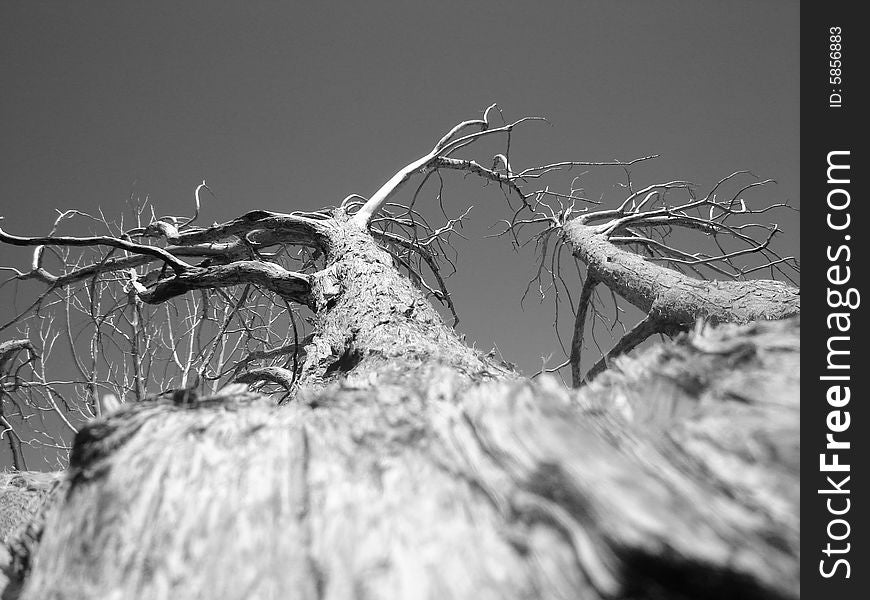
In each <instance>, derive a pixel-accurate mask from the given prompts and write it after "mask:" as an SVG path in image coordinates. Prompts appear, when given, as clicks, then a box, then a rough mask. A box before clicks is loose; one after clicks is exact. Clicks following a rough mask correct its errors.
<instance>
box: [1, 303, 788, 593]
mask: <svg viewBox="0 0 870 600" xmlns="http://www.w3.org/2000/svg"><path fill="white" fill-rule="evenodd" d="M799 349H800V346H799V328H798V324H797V322H796V321H794V320H792V321H783V322H771V323H758V324H755V325H752V326H748V327H743V328H735V327H733V326H732V327H728V328H721V329H715V330H705V331H703V332H698V333H697V334H693V335H691V336H688V337H684V338H681V339H680V340H678V341H677V342H676V343H669V344H665V345H662V346H660V347H656V348H654V349H652V350H649V351H647V352H646V353H645V354H643V355H642V356H641V357H639V358H637V359H634V358H628V359H623V361H622V362H620V363H619V367H618V369H617V370H616V371H610V372H608V373H607V374H606V375H605V376H602V377H601V378H599V379H597V380H596V381H595V382H594V384H592V385H591V386H589V387H587V388H586V389H584V390H583V391H582V392H581V393H580V394H579V395H577V394H576V393H575V394H571V393H569V392H568V391H567V390H565V389H564V388H563V387H562V386H560V385H558V384H557V383H556V382H555V381H554V380H549V379H545V380H543V381H541V382H539V383H530V382H520V381H513V382H512V381H502V382H488V383H479V384H474V385H469V383H468V380H467V379H465V378H463V377H461V376H458V375H457V373H456V371H455V370H453V369H450V368H449V367H445V366H439V365H437V364H429V365H427V367H425V369H423V371H420V370H417V371H416V372H414V374H413V375H411V376H408V375H407V374H406V371H404V370H402V369H401V362H399V363H396V364H395V370H393V371H392V372H391V373H389V374H387V372H382V374H381V377H382V379H381V383H380V385H379V386H378V387H377V388H376V389H360V388H358V387H356V386H353V385H348V384H341V383H334V384H332V385H330V386H328V387H326V388H324V389H321V390H319V391H317V392H313V393H310V394H308V395H306V396H305V398H302V399H300V401H298V402H295V403H293V404H290V405H287V406H283V407H276V406H275V405H274V403H272V402H269V401H268V400H266V399H264V398H260V397H258V396H256V395H254V394H250V393H247V392H240V391H235V392H232V393H229V394H227V395H225V396H222V397H211V398H202V399H198V400H196V401H193V402H192V403H191V402H188V403H184V404H182V403H179V402H177V401H173V400H171V399H164V400H158V401H153V402H142V403H133V404H128V405H126V406H125V407H123V408H122V409H121V410H119V411H118V412H117V413H115V414H113V415H112V416H111V417H109V418H108V419H105V420H101V421H98V422H95V423H93V424H92V425H90V426H88V427H87V428H85V429H83V430H82V431H81V432H80V434H79V436H78V438H77V440H76V444H75V448H74V452H73V456H72V458H71V465H70V469H69V472H68V474H67V475H66V478H65V480H64V483H63V485H62V487H61V488H59V490H58V491H57V494H58V499H57V504H56V505H54V508H53V510H51V511H50V513H49V515H48V517H47V519H46V524H45V528H44V532H43V533H42V537H41V543H40V545H39V546H38V549H37V550H36V552H35V556H34V557H32V560H31V559H28V560H21V559H20V558H19V559H18V563H17V564H30V565H32V570H31V571H30V572H29V574H28V575H27V578H26V585H25V591H24V594H23V595H22V596H21V597H22V598H95V597H101V598H111V597H118V598H164V597H173V598H282V597H331V598H339V597H358V596H363V597H377V598H412V597H421V598H422V597H439V598H528V597H535V598H798V597H799V565H798V557H799V537H800V536H799V495H798V482H799V457H798V454H799V452H798V449H799V421H800V412H799V400H798V398H799V375H798V373H799V356H800V354H799ZM408 366H409V367H411V368H412V369H413V368H414V367H415V366H416V365H415V364H414V362H413V361H412V362H411V363H410V364H409V365H408ZM421 373H424V374H425V373H431V375H429V376H427V377H424V378H422V379H421V378H420V374H421ZM18 575H19V576H20V575H21V574H18Z"/></svg>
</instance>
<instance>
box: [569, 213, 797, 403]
mask: <svg viewBox="0 0 870 600" xmlns="http://www.w3.org/2000/svg"><path fill="white" fill-rule="evenodd" d="M596 216H597V215H596V214H595V213H592V214H591V218H590V217H589V216H587V217H578V218H575V219H572V220H570V221H568V222H567V223H565V224H564V225H562V226H561V231H562V235H563V236H564V238H565V240H566V242H567V243H568V245H569V247H570V248H571V251H572V253H573V254H574V255H575V256H576V257H577V258H578V259H579V260H580V261H582V262H583V263H584V264H585V265H586V268H587V278H588V281H587V282H586V284H585V288H586V289H585V290H584V293H582V294H581V298H580V308H579V309H578V311H577V315H576V325H575V331H574V339H573V341H572V350H573V349H575V348H577V350H574V351H573V352H572V359H571V364H572V376H573V380H574V386H575V387H576V386H579V385H580V384H581V383H582V382H583V380H584V379H586V380H588V379H591V378H593V377H595V376H596V375H598V374H599V373H601V372H602V371H603V370H604V369H605V367H606V364H607V363H608V362H610V361H612V360H613V359H614V358H615V357H616V356H619V355H621V354H624V353H626V352H629V351H630V350H632V349H634V348H636V347H637V346H638V345H639V344H641V343H642V342H643V341H644V340H646V339H647V338H649V337H650V336H652V335H655V334H658V333H662V334H667V335H674V334H676V333H678V332H680V331H687V330H688V329H689V328H691V327H692V326H693V325H694V324H695V322H696V321H697V320H698V319H703V320H705V321H708V322H710V323H714V324H716V323H749V322H752V321H756V320H771V319H784V318H787V317H793V316H796V315H799V314H800V290H798V289H797V288H796V287H794V286H791V285H789V284H788V283H785V282H782V281H775V280H769V279H752V280H732V281H721V280H716V279H713V280H705V279H696V278H693V277H688V276H687V275H684V274H683V273H680V272H678V271H676V270H674V269H672V268H667V267H663V266H661V265H657V264H654V263H652V262H650V261H649V260H648V259H647V257H644V256H641V255H639V254H636V253H634V252H630V251H628V250H625V249H623V248H621V247H619V246H618V245H617V243H616V242H615V241H613V239H614V237H615V236H618V235H619V234H620V233H623V232H622V231H620V226H619V225H614V223H613V221H610V222H607V223H604V224H603V225H601V224H599V225H592V224H590V221H592V220H593V218H595V217H596ZM615 220H616V219H614V221H615ZM674 220H677V219H674ZM667 222H668V221H666V220H664V221H662V223H663V224H664V223H667ZM627 239H631V238H625V237H616V240H619V241H623V242H625V241H626V240H627ZM598 284H603V285H605V286H606V287H608V288H609V289H610V290H612V291H613V292H615V293H617V294H619V295H620V296H621V297H622V298H624V299H625V300H627V301H628V302H630V303H631V304H633V305H634V306H635V307H637V308H638V309H640V310H641V311H642V312H643V313H645V314H646V317H645V318H644V319H643V320H642V321H641V322H640V323H638V324H637V325H636V326H635V327H634V328H632V329H630V330H629V331H628V332H627V333H626V334H625V335H624V336H623V337H622V338H621V339H620V340H619V341H618V343H617V344H616V345H615V346H614V347H613V349H611V350H610V352H608V353H607V355H605V356H604V357H602V358H601V360H599V361H598V362H597V363H596V364H595V365H594V366H593V367H592V368H591V369H589V371H587V373H586V375H585V376H584V375H582V374H581V370H580V352H579V347H580V344H582V341H583V335H584V323H585V319H586V310H587V306H588V303H589V302H590V299H591V290H592V289H594V287H595V286H596V285H598Z"/></svg>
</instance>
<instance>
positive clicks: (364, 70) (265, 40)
mask: <svg viewBox="0 0 870 600" xmlns="http://www.w3.org/2000/svg"><path fill="white" fill-rule="evenodd" d="M798 13H799V6H798V3H797V2H792V1H780V2H774V1H770V0H768V1H758V0H756V1H751V2H750V1H733V2H727V3H726V2H719V1H715V2H714V1H698V0H692V1H680V2H677V1H655V2H653V1H650V2H641V1H636V2H625V1H622V2H620V1H609V2H579V1H577V2H545V3H532V2H527V1H526V2H512V1H501V2H468V1H467V0H466V1H462V2H459V1H452V0H442V1H440V2H425V3H424V2H420V3H416V2H399V1H395V2H381V1H377V0H369V1H367V2H343V3H334V2H327V1H321V2H227V1H224V2H213V1H212V2H191V1H187V2H183V3H181V2H164V1H159V2H158V1H151V2H147V3H132V2H97V1H89V2H76V3H69V2H3V3H0V56H2V60H0V81H2V93H0V156H2V163H3V177H2V178H0V214H2V215H3V216H5V218H6V219H5V221H4V222H3V227H4V228H5V229H7V230H8V231H10V232H13V233H20V234H43V233H45V232H46V231H47V229H48V226H49V224H50V222H51V220H53V215H54V210H55V209H56V208H71V207H76V208H79V209H82V210H86V211H95V210H96V209H97V208H98V207H102V209H103V211H104V212H105V213H107V214H114V213H117V212H119V211H121V210H122V209H123V206H124V202H125V199H126V198H127V197H128V196H129V194H130V192H131V190H135V191H137V192H138V193H140V194H142V195H145V194H148V195H150V197H151V199H152V200H153V201H154V202H155V203H156V204H157V205H158V207H161V208H162V209H163V210H164V211H166V212H173V211H180V208H179V207H189V206H190V205H191V203H192V193H193V189H194V188H195V187H196V185H197V184H198V183H199V182H200V181H201V180H202V179H203V178H205V179H207V180H208V183H209V185H210V186H211V188H212V189H213V190H214V192H215V194H216V196H217V200H213V199H209V200H208V205H207V207H206V218H207V220H209V221H210V220H218V221H219V220H225V219H229V218H232V217H234V216H236V215H238V214H240V213H242V212H245V211H247V210H251V209H254V208H264V209H272V210H279V211H290V210H294V209H314V208H319V207H322V206H324V205H329V204H335V203H337V202H339V201H340V200H341V199H342V198H344V197H345V196H346V195H348V194H350V193H359V194H363V195H369V194H371V193H372V192H373V191H374V190H375V189H377V188H378V187H379V186H380V184H381V183H382V182H383V181H384V180H385V179H386V178H388V177H389V176H390V175H391V174H392V173H393V172H395V171H396V170H397V169H398V168H399V167H401V166H403V165H404V164H406V163H408V162H410V161H411V160H413V159H414V158H416V157H418V156H419V155H420V154H422V153H424V152H425V151H427V150H428V149H429V148H431V146H432V144H433V143H434V141H436V140H437V139H438V137H440V135H441V134H442V133H443V132H444V131H445V130H446V129H448V128H449V127H450V126H451V125H453V124H454V123H456V122H458V121H460V120H463V119H466V118H474V117H476V116H478V115H479V114H480V111H482V110H483V109H484V108H485V107H486V106H487V105H489V104H490V103H492V102H496V101H497V102H498V103H499V104H500V105H501V106H502V107H503V108H504V110H505V111H506V114H507V115H508V117H520V116H522V115H525V114H537V115H543V116H546V117H548V118H549V119H550V121H551V123H552V124H553V126H552V127H547V126H537V127H535V126H533V127H530V128H528V129H525V130H522V131H521V132H520V133H518V134H517V135H516V136H515V138H514V142H513V146H512V151H513V156H514V162H515V165H516V164H519V165H520V166H522V165H525V166H529V165H531V164H536V163H542V162H552V161H558V160H570V159H573V160H606V159H612V158H621V159H629V158H634V157H638V156H642V155H647V154H652V153H659V154H661V155H662V158H661V159H660V160H658V161H656V162H655V163H654V164H652V165H648V166H645V167H643V168H641V169H637V170H636V172H635V180H636V181H637V182H638V183H643V182H646V183H652V182H653V181H657V180H664V179H689V180H692V181H695V182H697V183H698V184H699V185H700V186H701V189H703V188H708V187H709V186H710V185H712V184H713V183H714V182H715V181H716V180H717V179H719V178H721V177H723V176H724V175H727V174H728V173H730V172H732V171H735V170H738V169H751V170H752V171H753V172H755V173H757V174H758V175H760V176H763V177H772V178H775V179H776V180H777V181H778V182H779V185H778V186H776V187H775V188H771V189H769V190H767V192H765V193H766V194H767V197H768V198H769V199H770V200H772V201H774V200H775V201H785V200H789V201H791V202H792V203H793V204H795V205H799V188H798V156H799V155H798V151H799V145H798V141H799V122H798V109H799V95H798V87H799V75H798V66H799V64H798V58H799V54H798V24H799V20H798ZM490 156H491V154H490ZM484 157H485V155H484ZM619 176H620V174H619V173H613V174H612V177H606V178H600V181H601V183H598V184H596V185H599V186H600V190H598V191H600V192H603V193H609V194H610V195H608V196H606V198H611V199H612V200H615V199H616V198H617V197H618V196H617V195H616V189H615V188H614V187H613V184H615V183H616V182H617V181H619ZM592 179H593V180H595V181H598V180H596V179H595V176H593V177H592ZM608 181H609V182H610V183H609V184H608V183H607V182H608ZM448 184H449V185H448V188H447V194H448V196H449V198H450V199H451V203H450V205H449V206H450V207H451V210H452V211H454V212H459V211H460V209H461V208H462V207H463V206H464V205H466V204H473V205H474V207H475V208H474V210H473V211H472V213H471V217H472V218H471V222H470V223H469V225H468V226H467V227H466V228H465V229H464V233H465V234H466V235H467V236H468V238H469V241H468V242H463V243H462V244H461V245H460V250H461V252H462V262H461V265H460V268H459V272H458V274H457V275H456V276H454V277H453V278H452V279H451V280H450V282H449V284H450V286H451V288H452V289H453V290H454V295H455V300H456V304H457V307H458V309H459V312H460V316H461V317H462V319H463V324H462V325H461V328H462V330H463V331H464V332H466V333H467V334H468V337H469V339H470V340H476V342H477V344H478V346H479V347H483V348H484V349H489V348H490V347H492V346H493V345H497V346H498V347H499V348H500V350H501V351H502V353H503V355H504V356H505V358H507V359H508V360H511V361H513V362H516V363H518V364H519V366H520V367H521V368H522V369H524V370H525V371H526V372H532V371H534V370H535V369H537V368H538V366H539V365H540V357H541V356H542V355H547V354H550V353H556V354H555V356H554V358H553V362H560V361H561V359H562V357H561V354H559V348H558V345H557V342H556V341H555V338H554V334H553V331H552V328H551V321H552V310H551V307H550V305H549V304H546V305H545V306H544V307H542V308H539V307H537V305H536V304H534V303H531V304H527V305H526V310H525V312H523V311H522V310H521V308H520V304H519V299H520V296H521V294H522V291H523V289H524V287H525V282H526V280H527V279H528V278H529V277H531V276H532V274H533V268H534V267H533V256H532V254H531V252H525V253H522V254H520V255H517V254H514V253H513V252H512V250H511V248H510V246H509V244H508V243H507V241H504V240H485V239H483V236H484V235H485V234H487V233H489V231H488V229H487V228H488V227H489V226H490V225H492V224H493V223H495V222H496V221H497V220H498V219H501V218H504V217H505V216H506V215H507V212H506V207H505V206H504V203H503V200H502V199H501V196H500V194H499V193H498V192H497V191H496V190H495V189H494V188H493V187H490V188H486V189H485V188H483V187H482V186H481V185H480V183H479V182H477V181H473V180H470V179H467V180H464V181H463V180H462V179H461V178H452V179H450V180H449V181H448ZM590 185H592V184H590ZM433 214H436V213H433ZM780 222H781V224H782V225H783V226H784V227H785V228H786V229H787V232H788V233H787V235H786V236H784V237H783V238H782V239H781V244H782V246H781V247H782V248H784V250H785V252H786V253H793V254H797V252H798V248H797V244H798V223H797V217H796V216H789V217H788V218H787V219H786V220H781V221H780ZM25 261H26V253H22V252H18V251H17V250H11V249H9V248H8V247H0V262H2V263H4V264H10V263H15V264H16V265H17V266H24V265H25V264H26V262H25ZM30 289H32V288H30ZM22 291H23V292H26V291H27V290H22ZM0 294H2V295H0V300H2V303H3V304H5V307H4V308H3V309H2V311H3V314H2V316H7V313H8V312H9V311H8V308H9V303H10V300H9V298H10V295H9V290H8V289H7V290H4V291H3V292H0Z"/></svg>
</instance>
